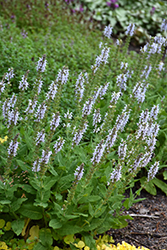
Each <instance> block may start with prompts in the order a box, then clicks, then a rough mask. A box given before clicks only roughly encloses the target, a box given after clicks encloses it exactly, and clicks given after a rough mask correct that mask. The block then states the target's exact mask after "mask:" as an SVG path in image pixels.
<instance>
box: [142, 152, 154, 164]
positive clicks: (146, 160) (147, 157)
mask: <svg viewBox="0 0 167 250" xmlns="http://www.w3.org/2000/svg"><path fill="white" fill-rule="evenodd" d="M151 159H152V152H146V153H145V154H144V156H143V157H142V159H141V167H143V168H144V167H146V166H147V164H148V163H149V162H150V161H151Z"/></svg>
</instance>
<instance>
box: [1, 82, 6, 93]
mask: <svg viewBox="0 0 167 250" xmlns="http://www.w3.org/2000/svg"><path fill="white" fill-rule="evenodd" d="M4 89H5V83H4V82H3V81H2V82H0V95H1V93H3V91H4Z"/></svg>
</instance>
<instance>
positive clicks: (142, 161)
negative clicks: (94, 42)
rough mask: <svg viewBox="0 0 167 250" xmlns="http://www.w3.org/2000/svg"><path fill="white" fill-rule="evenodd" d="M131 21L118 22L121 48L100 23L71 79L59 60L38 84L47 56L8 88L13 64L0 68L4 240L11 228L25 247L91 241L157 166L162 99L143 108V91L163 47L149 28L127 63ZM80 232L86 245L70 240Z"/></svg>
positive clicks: (121, 218)
mask: <svg viewBox="0 0 167 250" xmlns="http://www.w3.org/2000/svg"><path fill="white" fill-rule="evenodd" d="M134 28H135V25H134V24H130V25H129V26H128V27H127V31H126V36H127V39H126V43H125V44H124V46H123V47H121V42H120V40H117V42H116V45H115V47H113V46H110V37H111V34H112V27H111V26H107V27H106V28H105V30H104V32H103V36H104V37H103V41H102V42H101V43H100V44H99V52H100V53H99V55H97V57H96V58H95V61H94V63H93V64H92V66H91V69H90V73H87V72H84V71H82V72H78V77H77V78H76V80H75V83H74V82H70V81H69V76H70V70H69V69H68V67H67V66H64V67H62V68H61V69H59V70H58V72H57V76H56V77H55V79H54V80H53V81H52V78H51V80H50V84H49V85H48V86H47V90H45V91H43V90H42V87H43V82H45V74H46V75H47V78H48V79H49V72H47V70H48V68H47V57H46V55H43V56H41V57H40V58H39V60H38V62H37V64H36V66H35V70H36V73H35V75H34V77H35V80H34V79H33V81H32V80H31V78H30V77H29V74H30V72H29V69H27V71H26V72H25V73H24V75H23V76H22V78H21V77H20V81H19V82H18V83H17V87H18V89H17V91H16V93H13V92H11V86H12V82H13V81H14V77H15V74H17V73H15V70H14V69H13V68H11V67H10V68H9V69H8V71H7V72H6V73H4V76H3V77H2V80H1V85H0V91H1V103H0V105H1V123H0V124H1V125H0V131H1V144H0V150H1V156H0V157H1V158H0V159H1V161H0V167H1V168H0V170H1V172H0V174H1V181H0V204H1V215H0V217H1V219H2V220H1V224H2V225H1V228H3V227H4V225H5V224H4V223H8V224H6V226H5V228H4V230H1V235H2V237H1V238H2V241H3V242H6V243H9V244H12V243H11V242H9V241H10V240H12V238H13V237H14V236H15V235H17V237H18V239H20V238H21V237H24V241H27V243H28V244H29V249H31V247H33V249H46V248H47V249H53V247H54V248H55V249H62V248H64V249H65V248H68V247H69V246H68V245H70V248H71V249H78V248H79V249H81V248H82V247H84V246H85V249H97V247H96V241H95V239H96V237H97V234H102V233H105V231H106V230H108V229H110V228H121V227H125V226H126V225H127V221H126V219H128V218H129V219H131V218H130V216H128V215H126V216H125V215H122V214H121V212H122V209H128V208H129V207H130V206H131V205H132V204H133V203H135V202H137V201H138V200H137V199H136V195H137V194H139V193H140V190H141V189H142V188H145V187H146V185H147V183H148V182H149V181H151V180H152V179H153V178H154V176H155V174H156V173H157V171H158V167H159V162H158V161H155V160H154V157H153V156H154V149H155V146H156V137H157V134H158V132H159V124H158V121H159V118H158V113H160V112H161V105H162V103H161V101H162V100H161V99H156V100H155V99H154V97H153V98H152V103H153V102H154V104H153V105H152V107H150V106H149V108H148V102H147V98H146V99H145V97H147V89H148V88H149V82H152V81H156V80H157V79H158V77H161V73H162V71H163V68H164V64H163V63H162V62H161V59H162V56H163V53H164V48H165V46H166V39H165V38H163V37H162V36H160V37H154V38H152V39H151V40H150V43H148V44H147V45H145V46H144V47H143V48H142V49H141V55H140V56H139V57H138V60H135V61H134V62H133V64H130V63H128V62H127V49H128V45H129V42H130V38H131V36H133V32H134ZM162 29H166V21H165V20H164V22H163V25H162ZM119 51H121V53H120V54H119V55H120V56H119V57H118V52H119ZM107 65H110V68H111V70H110V71H108V70H106V69H107ZM31 81H32V82H31ZM66 86H68V88H67V87H66ZM64 88H65V90H66V91H67V92H68V96H69V100H68V104H69V105H68V106H67V105H66V102H67V100H64V98H63V97H64V92H63V89H64ZM153 100H154V101H153ZM64 102H65V103H64ZM152 103H151V104H152ZM146 167H147V169H148V176H147V178H146V179H145V180H144V181H143V183H142V186H141V188H140V189H139V190H137V191H136V193H135V194H133V193H132V190H131V192H130V197H129V198H127V199H125V197H124V195H123V194H124V192H125V190H126V189H128V188H131V187H133V186H134V183H135V181H136V180H135V176H136V175H137V173H138V172H139V171H140V170H141V169H142V168H146ZM10 227H11V228H12V230H10V229H11V228H10ZM81 237H82V238H83V241H84V244H85V245H83V243H82V242H80V241H78V240H77V239H81ZM31 241H32V242H31Z"/></svg>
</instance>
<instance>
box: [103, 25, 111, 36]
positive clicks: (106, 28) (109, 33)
mask: <svg viewBox="0 0 167 250" xmlns="http://www.w3.org/2000/svg"><path fill="white" fill-rule="evenodd" d="M112 29H113V28H112V27H111V26H110V25H108V26H106V27H105V29H104V32H103V34H104V36H106V37H108V38H110V37H111V34H112Z"/></svg>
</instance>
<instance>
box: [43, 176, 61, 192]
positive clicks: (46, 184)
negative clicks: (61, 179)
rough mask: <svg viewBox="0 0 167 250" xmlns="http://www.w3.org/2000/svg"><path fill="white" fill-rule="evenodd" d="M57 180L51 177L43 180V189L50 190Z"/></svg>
mask: <svg viewBox="0 0 167 250" xmlns="http://www.w3.org/2000/svg"><path fill="white" fill-rule="evenodd" d="M57 177H58V175H57ZM57 179H58V178H55V177H52V176H51V177H46V178H45V179H44V189H45V190H50V189H51V187H52V186H53V185H54V184H55V183H56V181H57Z"/></svg>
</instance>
